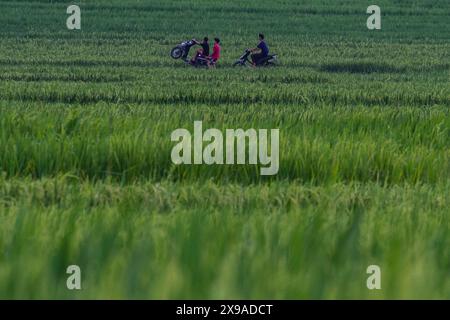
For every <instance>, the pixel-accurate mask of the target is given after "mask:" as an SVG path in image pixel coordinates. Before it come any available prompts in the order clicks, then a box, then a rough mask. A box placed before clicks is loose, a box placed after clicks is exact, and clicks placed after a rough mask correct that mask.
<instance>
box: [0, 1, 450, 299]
mask: <svg viewBox="0 0 450 320" xmlns="http://www.w3.org/2000/svg"><path fill="white" fill-rule="evenodd" d="M74 3H78V4H79V5H80V7H81V11H82V13H81V14H82V22H81V24H82V26H81V27H82V30H81V31H69V30H67V28H66V26H65V22H66V19H67V17H68V15H67V14H66V8H67V6H68V5H69V3H68V2H66V1H17V2H13V1H0V8H1V10H0V25H1V28H0V298H21V299H23V298H25V299H27V298H50V299H56V298H59V299H81V298H94V299H98V298H113V299H119V298H139V299H147V298H153V299H155V298H157V299H165V298H182V299H184V298H195V299H205V298H222V299H231V298H234V299H240V298H250V299H254V298H261V299H283V298H287V299H305V298H314V299H321V298H331V299H334V298H341V299H350V298H362V299H367V298H369V299H380V298H394V299H403V298H414V299H416V298H431V299H437V298H450V250H449V248H450V232H449V230H450V209H449V208H450V197H449V195H450V117H449V116H450V110H449V107H450V23H449V16H450V2H449V1H448V0H434V1H425V0H414V1H413V0H411V1H403V0H402V1H399V0H397V1H386V0H384V1H381V0H380V1H377V3H376V4H377V5H379V6H380V7H381V9H382V30H381V31H369V30H367V27H366V20H367V17H368V15H367V14H366V9H367V7H368V6H369V5H371V4H373V3H372V1H370V2H369V1H359V0H358V1H356V0H345V1H323V0H319V1H305V0H301V1H300V0H295V1H294V0H270V1H267V0H258V1H252V2H249V1H241V0H228V1H222V0H208V1H200V0H196V1H194V0H187V1H180V0H177V1H174V0H149V1H129V0H120V1H119V0H108V1H106V0H105V1H103V0H101V1H79V2H74ZM259 32H264V33H265V34H266V37H267V42H268V44H269V45H270V47H271V50H272V52H276V53H278V54H279V58H280V61H281V65H280V66H279V67H277V68H271V69H258V70H252V69H234V68H232V67H230V65H231V64H232V62H233V61H234V60H235V59H237V58H238V57H239V55H240V54H241V53H242V51H243V50H244V49H245V48H247V47H250V46H254V45H255V44H256V42H257V39H256V38H257V34H258V33H259ZM204 35H208V36H209V37H210V38H213V37H214V36H218V37H220V38H221V40H222V47H223V53H222V54H223V59H222V60H221V61H220V63H219V66H218V68H217V69H216V70H196V69H191V68H189V67H186V66H184V65H182V63H180V61H174V60H172V59H171V58H170V57H169V51H170V49H171V47H173V46H174V45H175V44H177V43H178V42H179V41H181V40H185V39H189V38H192V37H197V38H201V37H203V36H204ZM195 120H203V126H204V128H219V129H225V128H244V129H245V128H255V129H266V128H279V129H280V157H281V163H280V171H279V174H278V175H277V176H276V177H261V176H259V170H258V168H256V167H254V166H178V167H177V166H174V165H173V164H172V163H171V160H170V152H171V148H172V147H173V143H171V142H170V133H171V132H172V131H173V130H174V129H177V128H188V129H190V130H192V128H193V122H194V121H195ZM71 264H76V265H79V266H80V267H81V269H82V286H83V290H81V291H69V290H67V289H66V278H67V275H66V273H65V270H66V267H67V266H68V265H71ZM372 264H375V265H379V266H380V267H381V269H382V290H379V291H370V290H368V289H367V288H366V279H367V276H368V275H367V274H366V268H367V267H368V266H369V265H372Z"/></svg>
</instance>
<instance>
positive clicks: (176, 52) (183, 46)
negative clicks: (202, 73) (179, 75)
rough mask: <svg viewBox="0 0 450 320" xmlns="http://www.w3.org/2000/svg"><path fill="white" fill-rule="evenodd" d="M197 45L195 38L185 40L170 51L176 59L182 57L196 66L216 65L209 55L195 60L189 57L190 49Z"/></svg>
mask: <svg viewBox="0 0 450 320" xmlns="http://www.w3.org/2000/svg"><path fill="white" fill-rule="evenodd" d="M195 45H198V42H197V41H196V40H195V39H192V40H188V41H184V42H182V43H180V44H179V45H177V46H176V47H174V48H173V49H172V50H171V51H170V56H171V57H172V58H173V59H176V60H177V59H180V58H181V60H183V61H184V62H186V63H187V64H189V65H191V66H193V67H196V68H201V67H208V66H211V65H214V64H215V62H214V61H213V60H212V59H211V58H209V57H204V56H199V57H197V58H196V59H193V60H190V59H189V57H188V56H189V51H190V50H191V48H192V47H193V46H195Z"/></svg>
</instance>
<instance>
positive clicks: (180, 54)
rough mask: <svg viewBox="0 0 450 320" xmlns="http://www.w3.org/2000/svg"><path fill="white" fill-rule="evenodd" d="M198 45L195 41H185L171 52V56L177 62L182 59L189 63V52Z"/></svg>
mask: <svg viewBox="0 0 450 320" xmlns="http://www.w3.org/2000/svg"><path fill="white" fill-rule="evenodd" d="M196 44H197V41H195V40H194V39H192V40H187V41H184V42H182V43H180V44H179V45H177V46H176V47H174V48H173V49H172V50H171V51H170V56H171V57H172V58H174V59H176V60H177V59H180V58H181V59H182V60H183V61H185V62H187V61H188V55H189V50H191V48H192V47H193V46H195V45H196Z"/></svg>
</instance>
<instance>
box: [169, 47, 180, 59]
mask: <svg viewBox="0 0 450 320" xmlns="http://www.w3.org/2000/svg"><path fill="white" fill-rule="evenodd" d="M182 55H183V49H182V48H181V47H180V46H177V47H175V48H173V49H172V50H171V51H170V56H171V57H172V58H174V59H180V58H181V56H182Z"/></svg>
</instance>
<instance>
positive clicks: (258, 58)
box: [252, 53, 266, 64]
mask: <svg viewBox="0 0 450 320" xmlns="http://www.w3.org/2000/svg"><path fill="white" fill-rule="evenodd" d="M265 57H266V56H265V55H263V54H262V53H255V54H252V61H253V63H254V64H258V63H259V61H261V60H262V59H264V58H265Z"/></svg>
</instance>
